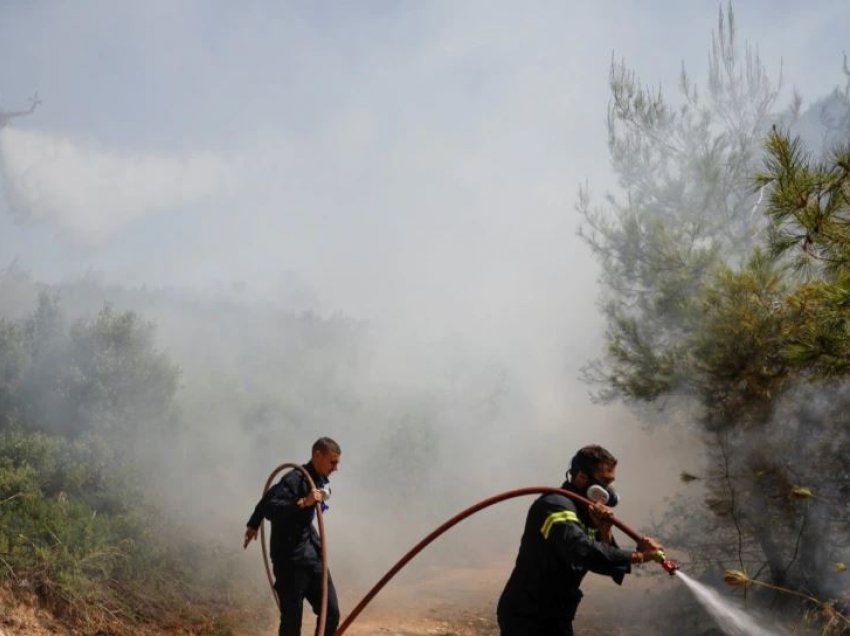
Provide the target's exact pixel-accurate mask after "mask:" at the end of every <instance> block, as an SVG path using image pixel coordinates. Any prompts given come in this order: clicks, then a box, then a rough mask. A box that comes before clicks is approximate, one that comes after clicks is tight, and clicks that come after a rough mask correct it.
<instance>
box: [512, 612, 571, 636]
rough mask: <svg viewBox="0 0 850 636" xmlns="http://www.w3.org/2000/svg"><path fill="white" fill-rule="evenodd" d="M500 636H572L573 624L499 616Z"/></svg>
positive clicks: (554, 620) (562, 621) (555, 620)
mask: <svg viewBox="0 0 850 636" xmlns="http://www.w3.org/2000/svg"><path fill="white" fill-rule="evenodd" d="M499 633H500V634H501V636H573V623H572V621H567V620H563V619H561V620H557V619H552V618H550V619H539V618H537V619H532V618H530V617H529V618H526V617H522V616H511V617H507V616H499Z"/></svg>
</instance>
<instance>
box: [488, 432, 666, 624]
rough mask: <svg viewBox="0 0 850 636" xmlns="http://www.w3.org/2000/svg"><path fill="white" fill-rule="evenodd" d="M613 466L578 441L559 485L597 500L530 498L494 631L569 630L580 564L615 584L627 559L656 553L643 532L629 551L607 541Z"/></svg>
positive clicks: (605, 455)
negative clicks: (588, 502) (585, 502)
mask: <svg viewBox="0 0 850 636" xmlns="http://www.w3.org/2000/svg"><path fill="white" fill-rule="evenodd" d="M616 468H617V460H616V459H615V458H614V456H613V455H612V454H611V453H609V452H608V451H607V450H605V449H604V448H602V447H601V446H596V445H594V446H585V447H584V448H582V449H580V450H579V451H578V452H577V453H576V454H575V456H574V457H573V459H572V461H571V463H570V469H569V471H568V472H567V480H566V481H565V482H564V484H563V485H562V486H561V488H563V489H564V490H568V491H571V492H574V493H576V494H578V495H581V496H583V497H587V498H589V499H591V500H593V499H594V498H598V499H596V500H597V501H598V502H599V503H594V504H593V505H591V506H590V507H587V508H586V507H584V506H580V505H577V504H576V503H575V502H574V501H573V500H572V499H569V498H568V497H566V496H564V495H562V494H558V493H548V494H545V495H543V496H541V497H539V498H538V499H537V500H536V501H535V502H534V503H533V504H532V505H531V508H530V509H529V511H528V516H527V518H526V522H525V531H524V532H523V535H522V541H521V543H520V548H519V554H518V556H517V560H516V565H515V566H514V569H513V572H512V573H511V576H510V578H509V579H508V582H507V584H506V585H505V589H504V591H503V592H502V596H501V598H500V599H499V606H498V610H497V613H498V619H499V628H500V630H501V634H502V636H572V634H573V626H572V623H573V618H574V617H575V614H576V610H577V609H578V605H579V602H580V601H581V597H582V593H581V590H580V589H579V586H580V585H581V581H582V579H583V578H584V576H585V574H587V572H588V571H591V572H595V573H597V574H602V575H604V576H610V577H611V578H612V579H613V580H614V581H615V582H616V583H617V584H620V583H622V581H623V577H624V576H625V575H626V574H628V573H629V572H631V567H632V565H638V564H641V563H644V562H647V561H654V560H656V559H657V555H658V554H659V552H660V551H661V550H662V548H661V544H659V543H658V542H657V541H656V540H655V539H653V538H651V537H643V538H642V539H641V540H640V542H639V543H638V546H637V549H636V550H634V551H631V550H623V549H620V548H618V547H617V545H616V543H615V542H614V538H613V534H612V531H611V530H612V528H611V526H612V523H611V518H612V516H613V513H612V511H611V507H610V506H613V505H616V503H617V497H616V493H615V492H614V490H613V488H612V487H611V484H612V483H613V481H614V477H615V474H616ZM606 495H607V497H606ZM603 501H604V502H605V503H607V504H608V505H605V503H602V502H603Z"/></svg>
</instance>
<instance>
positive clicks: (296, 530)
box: [243, 437, 342, 636]
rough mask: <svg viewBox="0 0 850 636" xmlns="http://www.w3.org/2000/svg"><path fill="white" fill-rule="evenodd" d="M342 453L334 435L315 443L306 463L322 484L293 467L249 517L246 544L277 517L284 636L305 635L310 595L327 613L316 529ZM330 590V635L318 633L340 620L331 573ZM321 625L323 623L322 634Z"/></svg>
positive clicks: (274, 548)
mask: <svg viewBox="0 0 850 636" xmlns="http://www.w3.org/2000/svg"><path fill="white" fill-rule="evenodd" d="M341 452H342V451H341V450H340V448H339V444H337V443H336V442H335V441H334V440H332V439H331V438H330V437H320V438H319V439H318V440H316V443H315V444H313V452H312V457H311V458H310V461H309V462H307V463H306V464H304V468H305V469H306V471H307V472H308V473H309V474H310V477H312V478H313V482H314V483H315V484H316V490H310V485H309V482H308V481H307V479H305V477H304V475H303V474H302V473H301V471H300V470H291V471H289V472H288V473H286V474H285V475H284V476H283V477H282V478H281V480H280V481H279V482H278V483H277V484H275V485H274V486H272V487H271V488H269V490H268V492H266V494H265V495H263V498H262V499H261V500H260V502H259V503H258V504H257V506H256V508H254V513H253V514H252V515H251V518H250V519H249V520H248V527H247V528H246V529H245V541H244V544H243V547H245V548H247V547H248V544H249V543H250V542H251V541H252V540H254V539H255V538H256V537H257V530H258V528H259V527H260V524H261V523H262V521H263V519H264V518H265V519H268V520H269V521H271V525H272V534H271V540H270V546H271V558H272V565H273V566H274V578H275V582H274V588H275V591H276V592H277V596H278V599H279V601H280V628H279V629H278V634H279V636H300V634H301V618H302V615H303V611H304V599H305V598H306V599H307V601H308V602H309V603H310V606H311V607H312V608H313V612H314V613H315V614H316V616H318V615H319V613H320V611H321V607H322V557H321V554H322V552H321V550H322V548H321V544H320V542H319V535H318V533H317V532H316V529H315V528H314V527H313V518H314V517H315V515H316V512H315V510H314V507H315V506H316V505H317V504H318V505H322V506H324V505H325V504H324V501H325V499H327V497H328V496H329V493H330V490H329V489H328V488H327V485H328V477H330V475H331V473H332V472H334V471H335V470H336V469H337V468H338V467H339V456H340V454H341ZM327 593H328V605H327V618H326V622H325V633H324V634H323V635H320V634H318V633H317V634H316V636H333V634H334V633H335V632H336V628H337V625H338V624H339V603H338V602H337V598H336V590H335V589H334V585H333V581H332V580H331V579H330V575H329V576H328V591H327ZM318 629H319V628H318V625H317V626H316V630H317V632H318Z"/></svg>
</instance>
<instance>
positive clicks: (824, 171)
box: [579, 9, 850, 632]
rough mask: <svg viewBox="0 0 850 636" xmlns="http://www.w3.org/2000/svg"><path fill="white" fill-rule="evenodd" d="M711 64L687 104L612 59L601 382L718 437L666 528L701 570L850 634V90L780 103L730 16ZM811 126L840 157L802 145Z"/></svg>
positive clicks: (596, 244) (673, 420)
mask: <svg viewBox="0 0 850 636" xmlns="http://www.w3.org/2000/svg"><path fill="white" fill-rule="evenodd" d="M710 61H711V63H710V70H709V82H708V86H707V90H706V91H705V93H699V92H698V91H697V89H696V88H695V87H694V86H693V85H692V84H691V83H690V81H689V80H688V78H687V76H686V75H685V74H684V71H683V74H682V82H681V88H682V95H683V105H682V106H681V107H680V108H678V109H674V108H673V107H671V106H670V105H669V104H668V103H667V102H666V101H665V99H664V97H663V96H662V95H661V94H660V93H657V92H653V91H650V90H648V89H645V88H643V87H641V86H640V85H639V84H638V82H637V80H636V78H635V75H634V73H632V72H630V71H629V70H628V69H626V67H625V65H623V64H615V65H614V66H613V68H612V73H611V86H612V91H613V100H612V105H611V111H610V113H609V129H610V148H611V154H612V161H613V166H614V168H615V170H616V171H617V174H618V175H619V177H620V180H619V181H620V185H621V186H622V189H623V194H622V196H614V195H612V196H611V197H609V198H608V203H607V205H606V206H604V207H593V206H592V205H591V204H590V199H589V197H588V196H587V194H586V193H583V195H582V197H581V199H580V202H579V207H580V209H581V211H582V212H583V214H584V216H585V219H586V225H585V228H584V232H585V235H586V237H587V238H588V241H589V243H590V245H591V246H592V247H593V248H594V251H595V253H596V254H597V255H598V257H599V260H600V262H601V264H602V268H603V288H604V296H603V310H604V312H605V315H606V317H607V321H608V350H607V354H606V356H605V357H604V359H602V360H600V361H597V362H596V363H594V364H593V365H591V366H590V367H589V368H588V377H589V378H591V379H592V380H594V381H597V382H600V383H601V386H602V390H601V392H600V397H602V398H603V399H624V400H626V401H627V402H628V403H630V404H632V405H634V406H635V407H636V408H638V410H639V411H640V412H642V413H643V414H644V415H646V414H647V411H646V409H645V407H643V408H642V407H641V406H640V405H647V404H651V405H655V406H657V407H659V408H657V409H655V410H653V411H650V412H649V415H650V416H651V418H652V421H654V422H655V423H656V424H657V425H658V426H670V425H682V424H684V425H686V426H692V427H695V428H696V430H698V431H699V432H700V433H701V438H702V441H703V451H704V457H705V465H704V467H703V468H701V469H694V470H692V471H688V472H687V473H686V474H685V475H683V479H685V480H686V481H689V482H698V483H694V487H697V486H698V484H702V486H703V499H702V502H701V505H700V506H698V507H695V506H694V504H693V503H689V502H687V501H682V502H679V504H678V506H677V507H676V508H675V509H674V514H673V515H671V518H670V519H669V520H668V523H667V524H666V525H665V533H666V535H667V536H668V537H670V536H671V535H672V536H673V537H674V540H675V541H676V542H677V544H678V546H679V547H680V548H683V549H685V550H687V551H688V552H689V553H690V555H691V565H690V567H692V568H697V569H701V570H702V571H703V572H704V573H706V575H712V574H714V576H717V570H718V569H722V568H735V569H740V570H743V571H745V572H747V573H748V575H749V576H750V577H753V578H754V579H756V580H763V581H765V582H767V583H770V584H772V585H775V586H779V587H782V588H785V589H787V590H790V591H791V592H794V593H796V596H792V598H797V599H804V602H803V603H802V604H801V605H800V606H799V608H798V607H797V606H795V605H793V603H792V604H791V605H790V606H792V607H794V608H796V609H797V610H798V615H799V614H801V613H807V612H810V611H813V610H818V611H821V610H825V609H826V610H828V611H827V612H826V613H825V614H823V613H821V614H819V615H818V616H819V617H820V619H823V621H822V622H821V623H820V624H821V627H822V628H823V629H826V630H834V631H836V632H839V631H841V630H842V629H845V628H846V627H847V625H848V624H850V623H847V622H845V621H844V620H843V619H841V617H840V616H837V615H836V613H835V611H834V610H835V609H836V608H837V609H838V610H840V612H843V613H845V614H846V613H847V610H848V607H850V605H848V602H850V596H848V593H850V581H848V579H847V574H845V571H846V570H847V567H846V565H845V563H846V562H847V561H848V557H849V556H850V554H848V547H850V546H848V537H850V510H848V507H847V500H848V495H850V415H848V413H850V411H848V408H847V407H848V396H850V393H849V392H848V390H847V389H848V384H847V377H848V372H850V357H848V354H850V269H848V265H850V257H848V255H850V231H848V228H850V143H848V142H850V116H848V114H850V99H848V95H847V92H846V91H845V92H844V93H841V92H838V91H836V92H834V93H833V94H832V95H830V96H829V97H828V98H826V99H825V100H822V101H821V102H819V103H817V104H815V105H814V106H813V107H811V108H810V110H809V111H807V112H806V113H801V112H800V100H799V98H796V100H795V104H793V106H792V108H791V109H790V110H788V111H786V112H785V113H780V112H778V111H777V110H776V106H775V99H776V95H777V89H776V88H775V87H774V86H773V85H772V84H771V82H770V81H769V79H768V75H767V73H766V72H765V70H764V68H763V67H762V64H761V61H760V60H759V58H758V56H757V55H755V54H753V53H752V52H751V51H750V50H747V51H746V55H745V56H743V61H742V56H741V55H740V51H739V50H738V48H737V44H736V41H735V30H734V21H733V15H732V11H731V9H730V10H729V12H728V14H727V15H726V16H725V19H724V14H723V13H721V15H720V22H719V29H718V33H717V36H716V38H715V41H714V46H713V48H712V53H711V56H710ZM827 106H828V108H827ZM827 112H829V113H831V114H834V113H838V112H843V113H845V115H844V116H843V117H838V118H835V117H831V118H829V120H828V121H827V118H825V117H823V116H822V115H823V114H824V113H827ZM807 117H808V118H809V119H812V118H814V119H817V120H818V123H819V124H820V129H821V130H822V135H821V136H820V137H819V138H817V139H809V140H807V141H808V142H809V143H810V144H811V145H812V146H821V145H822V146H823V148H824V151H825V152H824V154H823V156H820V154H816V155H815V154H812V153H810V152H808V151H807V150H806V145H805V143H806V142H804V141H802V140H801V139H799V138H795V137H794V132H793V131H794V129H795V126H797V125H798V123H799V121H800V119H801V118H807ZM822 142H823V143H822ZM674 528H676V529H677V532H675V531H674ZM786 607H788V605H786ZM824 617H825V618H824Z"/></svg>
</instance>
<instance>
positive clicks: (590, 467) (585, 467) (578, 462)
mask: <svg viewBox="0 0 850 636" xmlns="http://www.w3.org/2000/svg"><path fill="white" fill-rule="evenodd" d="M599 464H611V466H616V465H617V458H616V457H614V456H613V455H612V454H611V453H609V452H608V451H607V450H605V449H604V448H602V447H601V446H599V445H598V444H591V445H590V446H585V447H584V448H581V449H579V451H578V452H577V453H576V454H575V455H574V456H573V459H572V461H571V462H570V470H569V473H567V475H568V476H570V475H571V476H572V477H573V479H575V476H576V475H577V474H578V471H582V472H583V473H584V474H585V475H587V476H589V477H592V476H593V473H595V472H596V467H597V466H599Z"/></svg>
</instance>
